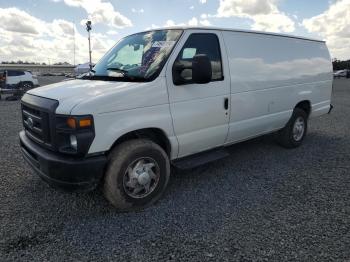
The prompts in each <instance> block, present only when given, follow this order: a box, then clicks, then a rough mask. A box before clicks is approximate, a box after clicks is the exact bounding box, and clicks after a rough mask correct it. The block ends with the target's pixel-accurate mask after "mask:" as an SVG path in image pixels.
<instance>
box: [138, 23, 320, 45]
mask: <svg viewBox="0 0 350 262" xmlns="http://www.w3.org/2000/svg"><path fill="white" fill-rule="evenodd" d="M163 29H182V30H186V29H196V30H219V31H232V32H241V33H250V34H261V35H273V36H282V37H288V38H296V39H302V40H308V41H315V42H321V43H325V42H326V41H324V40H320V39H315V38H309V37H304V36H295V35H289V34H281V33H272V32H264V31H255V30H248V29H235V28H224V27H213V26H170V27H160V28H155V29H150V30H145V31H146V32H147V31H152V30H163Z"/></svg>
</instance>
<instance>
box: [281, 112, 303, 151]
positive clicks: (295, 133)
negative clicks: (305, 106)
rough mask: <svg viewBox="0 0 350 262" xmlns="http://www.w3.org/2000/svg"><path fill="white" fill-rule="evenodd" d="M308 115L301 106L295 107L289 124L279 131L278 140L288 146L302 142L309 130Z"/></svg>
mask: <svg viewBox="0 0 350 262" xmlns="http://www.w3.org/2000/svg"><path fill="white" fill-rule="evenodd" d="M307 119H308V115H307V114H306V112H305V111H304V110H302V109H300V108H295V109H294V111H293V114H292V117H291V118H290V119H289V121H288V123H287V125H286V126H285V127H284V128H283V129H281V130H280V131H278V133H277V142H278V143H279V144H280V145H281V146H283V147H286V148H295V147H298V146H300V145H301V144H302V142H303V140H304V138H305V135H306V132H307Z"/></svg>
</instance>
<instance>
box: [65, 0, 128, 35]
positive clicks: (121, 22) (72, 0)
mask: <svg viewBox="0 0 350 262" xmlns="http://www.w3.org/2000/svg"><path fill="white" fill-rule="evenodd" d="M63 1H64V3H66V4H67V5H69V6H74V7H80V8H83V9H84V10H85V11H86V12H87V14H88V19H90V20H91V21H92V22H93V23H96V24H97V23H104V24H108V25H110V26H113V27H116V28H123V27H129V26H132V23H131V21H130V20H129V18H127V17H125V16H124V15H122V14H121V13H119V12H118V11H116V10H114V6H113V5H112V4H111V3H110V2H104V1H103V0H63Z"/></svg>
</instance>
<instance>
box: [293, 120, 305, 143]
mask: <svg viewBox="0 0 350 262" xmlns="http://www.w3.org/2000/svg"><path fill="white" fill-rule="evenodd" d="M304 132H305V121H304V118H302V117H298V118H297V119H296V120H295V122H294V126H293V138H294V140H295V141H300V140H301V139H302V138H303V136H304Z"/></svg>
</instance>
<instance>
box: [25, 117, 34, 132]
mask: <svg viewBox="0 0 350 262" xmlns="http://www.w3.org/2000/svg"><path fill="white" fill-rule="evenodd" d="M27 124H28V127H29V128H30V129H33V127H34V121H33V119H32V118H31V117H28V119H27Z"/></svg>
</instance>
